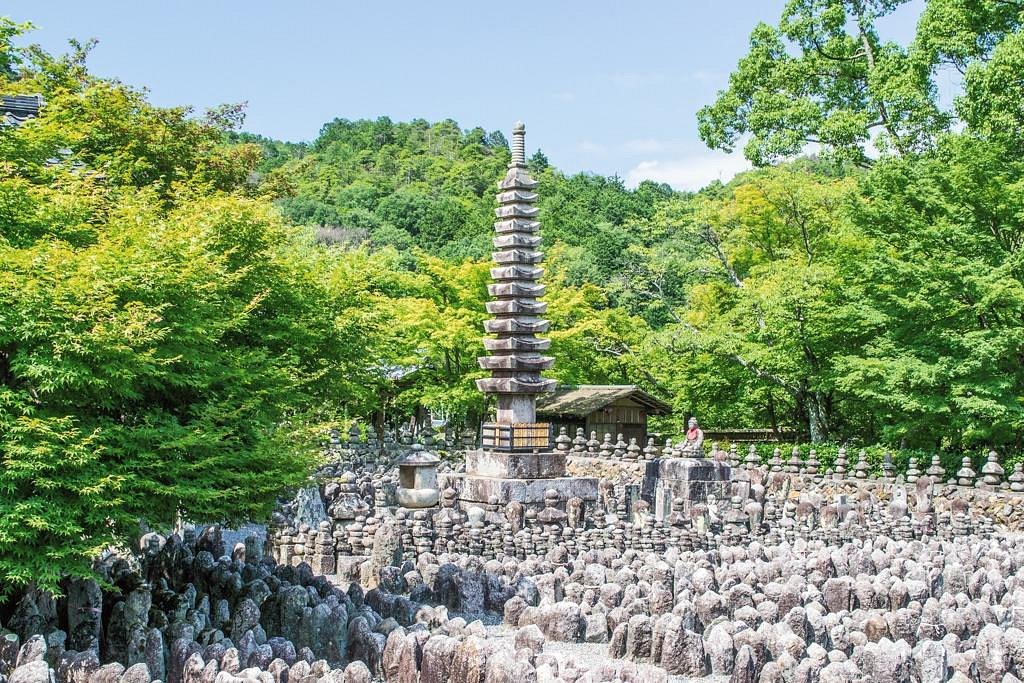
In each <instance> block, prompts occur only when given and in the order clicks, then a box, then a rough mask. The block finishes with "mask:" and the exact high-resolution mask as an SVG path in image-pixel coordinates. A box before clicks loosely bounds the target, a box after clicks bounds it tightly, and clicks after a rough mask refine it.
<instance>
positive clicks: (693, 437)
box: [680, 417, 704, 457]
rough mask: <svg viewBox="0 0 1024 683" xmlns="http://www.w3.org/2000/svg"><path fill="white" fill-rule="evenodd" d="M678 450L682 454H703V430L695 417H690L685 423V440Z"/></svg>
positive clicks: (698, 455) (696, 455)
mask: <svg viewBox="0 0 1024 683" xmlns="http://www.w3.org/2000/svg"><path fill="white" fill-rule="evenodd" d="M680 450H681V451H682V455H683V456H695V457H700V456H702V455H704V432H703V430H701V428H700V424H698V422H697V418H695V417H691V418H690V421H689V422H688V423H687V429H686V441H685V443H683V447H682V448H681V449H680Z"/></svg>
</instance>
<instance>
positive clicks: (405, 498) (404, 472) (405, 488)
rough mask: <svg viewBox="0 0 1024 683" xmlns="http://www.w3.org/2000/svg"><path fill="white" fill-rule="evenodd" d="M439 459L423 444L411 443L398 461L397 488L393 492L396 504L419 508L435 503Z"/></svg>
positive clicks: (437, 494) (436, 498)
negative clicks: (407, 450)
mask: <svg viewBox="0 0 1024 683" xmlns="http://www.w3.org/2000/svg"><path fill="white" fill-rule="evenodd" d="M439 462H440V459H439V458H438V457H437V456H436V455H434V454H433V453H431V452H430V451H428V450H425V449H424V448H423V444H418V443H417V444H413V446H412V450H410V451H409V452H408V453H407V454H406V455H405V457H403V458H402V459H401V460H399V461H398V489H397V490H396V492H395V494H396V497H397V498H398V504H399V505H401V506H402V507H405V508H410V509H419V508H429V507H433V506H434V505H437V501H438V498H440V495H441V493H440V491H438V488H437V463H439Z"/></svg>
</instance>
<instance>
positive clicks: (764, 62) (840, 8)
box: [697, 0, 948, 165]
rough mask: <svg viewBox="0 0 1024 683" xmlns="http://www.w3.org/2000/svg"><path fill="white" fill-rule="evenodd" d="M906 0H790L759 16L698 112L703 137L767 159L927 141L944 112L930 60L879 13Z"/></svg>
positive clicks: (856, 155)
mask: <svg viewBox="0 0 1024 683" xmlns="http://www.w3.org/2000/svg"><path fill="white" fill-rule="evenodd" d="M904 1H905V0H790V1H789V2H788V3H787V4H786V7H785V9H784V10H783V13H782V18H781V20H780V22H779V24H778V25H777V26H770V25H768V24H764V23H762V24H758V25H757V27H755V28H754V30H753V32H752V33H751V36H750V51H749V52H748V53H747V54H746V55H745V56H744V57H743V58H741V59H740V61H739V64H738V65H737V67H736V70H735V71H734V72H733V73H732V74H731V75H730V77H729V87H728V88H727V89H726V90H724V91H722V92H720V93H719V94H718V98H717V100H716V101H715V102H714V104H711V105H708V106H706V107H704V108H703V109H701V110H700V112H699V113H698V115H697V120H698V123H699V130H700V135H701V138H702V139H703V140H704V141H705V142H706V143H707V144H708V146H709V147H711V148H713V149H724V150H731V149H732V148H733V146H734V145H735V144H736V142H737V141H738V140H739V139H740V138H742V137H744V136H748V135H749V136H750V139H749V141H748V142H747V143H746V145H745V147H744V154H745V155H746V157H747V158H748V159H750V160H751V161H752V162H754V163H755V164H757V165H765V164H771V163H774V162H776V161H778V160H779V159H781V158H785V157H788V156H793V155H796V154H799V153H801V152H802V151H803V150H804V149H805V148H806V147H807V146H808V145H811V144H816V145H820V146H821V147H822V149H823V151H824V152H825V153H827V154H830V155H835V156H837V157H839V158H842V159H846V160H849V161H852V162H855V163H858V164H867V163H869V161H870V160H869V153H868V150H867V147H868V145H869V144H873V145H874V146H875V147H877V148H878V149H879V150H882V151H883V152H892V153H894V154H900V155H905V154H909V153H912V152H915V151H920V150H922V149H925V148H927V147H928V146H929V145H930V144H931V143H932V142H933V140H934V137H935V135H936V133H937V132H939V131H942V130H945V128H946V127H947V125H948V116H946V115H945V114H943V113H942V112H940V111H939V109H938V107H937V105H936V88H935V85H934V82H933V79H932V78H931V75H932V71H931V66H932V65H931V64H930V63H929V62H928V61H927V60H923V59H919V58H915V57H914V56H913V55H912V54H911V52H910V50H909V49H908V48H906V47H903V46H900V45H898V44H896V43H894V42H892V41H885V40H882V38H881V37H880V35H879V32H878V28H877V22H878V19H880V18H882V17H884V16H886V15H887V14H890V13H891V12H893V11H894V10H895V9H897V8H898V7H899V6H900V5H902V4H904Z"/></svg>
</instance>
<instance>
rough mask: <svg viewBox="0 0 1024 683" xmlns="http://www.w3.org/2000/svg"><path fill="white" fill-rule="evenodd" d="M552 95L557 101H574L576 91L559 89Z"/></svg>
mask: <svg viewBox="0 0 1024 683" xmlns="http://www.w3.org/2000/svg"><path fill="white" fill-rule="evenodd" d="M552 97H554V98H555V99H556V100H558V101H559V102H575V101H576V93H574V92H572V91H571V90H560V91H559V92H556V93H554V94H552Z"/></svg>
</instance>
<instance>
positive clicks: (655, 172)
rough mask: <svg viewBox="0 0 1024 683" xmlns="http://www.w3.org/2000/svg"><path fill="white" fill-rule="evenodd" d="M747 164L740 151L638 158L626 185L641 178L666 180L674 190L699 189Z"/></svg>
mask: <svg viewBox="0 0 1024 683" xmlns="http://www.w3.org/2000/svg"><path fill="white" fill-rule="evenodd" d="M749 168H750V162H748V161H747V160H746V159H744V158H743V155H742V154H722V153H720V152H706V153H703V154H696V155H693V156H690V157H684V158H682V159H668V160H662V159H651V160H648V161H641V162H640V163H639V164H637V165H636V166H634V167H633V168H631V169H630V170H629V172H628V173H627V174H626V185H628V186H629V187H636V186H637V185H638V184H640V182H641V181H644V180H653V181H655V182H657V183H668V184H669V185H671V186H672V187H674V188H675V189H677V190H699V189H700V188H702V187H704V186H705V185H707V184H708V183H710V182H711V181H712V180H721V181H722V182H723V183H724V182H728V181H729V179H731V178H732V177H733V176H734V175H736V174H737V173H739V172H741V171H745V170H747V169H749Z"/></svg>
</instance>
